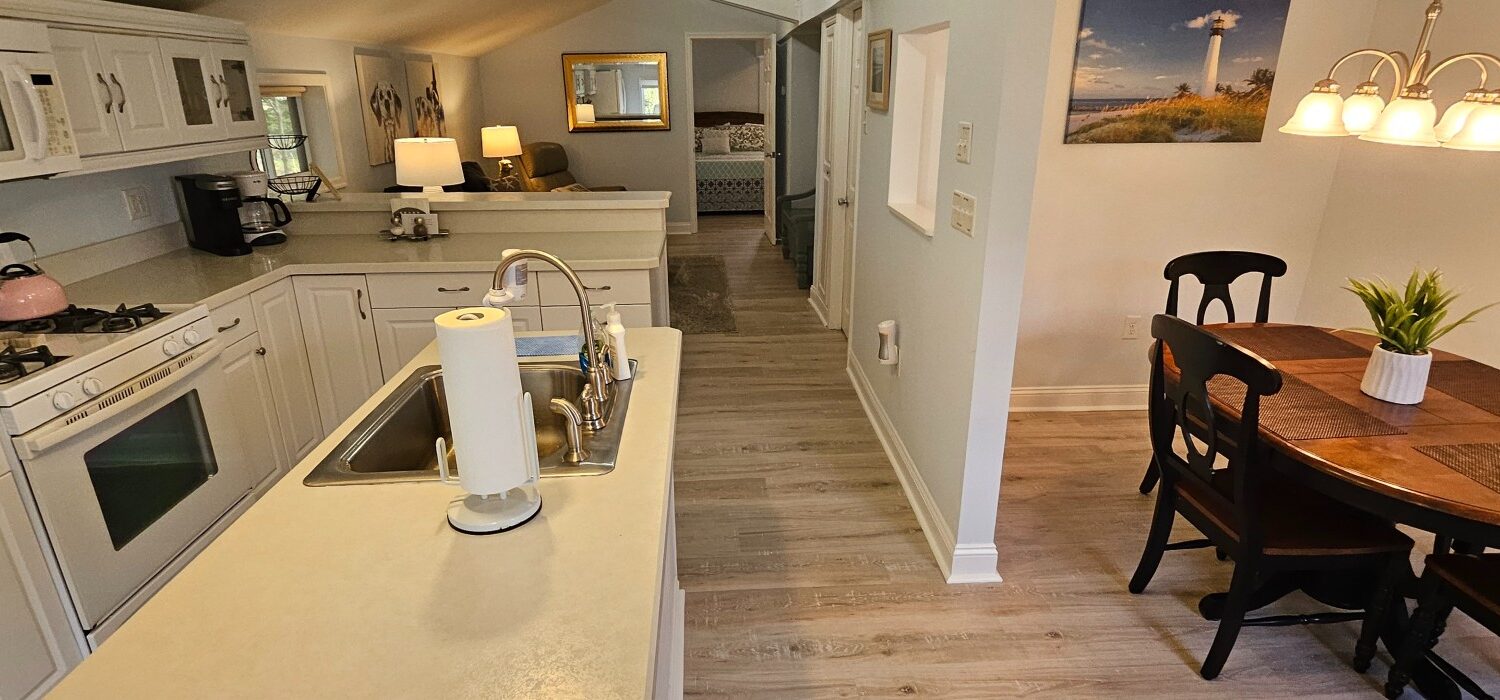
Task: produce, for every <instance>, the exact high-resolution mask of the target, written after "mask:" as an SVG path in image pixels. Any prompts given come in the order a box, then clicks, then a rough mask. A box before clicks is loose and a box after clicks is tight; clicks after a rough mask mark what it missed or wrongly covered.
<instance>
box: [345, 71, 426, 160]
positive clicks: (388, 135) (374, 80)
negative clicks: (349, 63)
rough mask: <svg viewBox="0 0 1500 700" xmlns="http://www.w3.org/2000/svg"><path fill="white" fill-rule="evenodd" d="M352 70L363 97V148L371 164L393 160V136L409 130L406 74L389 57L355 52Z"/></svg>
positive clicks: (394, 139)
mask: <svg viewBox="0 0 1500 700" xmlns="http://www.w3.org/2000/svg"><path fill="white" fill-rule="evenodd" d="M354 69H355V73H356V74H357V75H358V78H359V93H360V95H361V96H362V97H363V99H362V100H361V102H362V103H363V107H362V109H363V110H364V122H365V149H366V151H367V152H368V154H369V156H370V165H383V164H385V163H390V162H392V161H394V160H395V159H396V144H395V141H396V139H402V138H408V137H410V136H411V135H412V133H411V117H410V111H411V110H410V106H409V105H408V100H407V98H406V74H405V71H403V70H402V66H401V63H400V62H399V61H397V60H396V59H394V58H391V57H390V56H384V55H377V54H365V53H356V54H355V55H354Z"/></svg>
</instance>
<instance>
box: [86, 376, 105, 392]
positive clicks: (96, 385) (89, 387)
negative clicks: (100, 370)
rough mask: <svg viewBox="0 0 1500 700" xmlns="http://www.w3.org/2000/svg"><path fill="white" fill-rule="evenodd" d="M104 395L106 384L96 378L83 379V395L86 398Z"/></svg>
mask: <svg viewBox="0 0 1500 700" xmlns="http://www.w3.org/2000/svg"><path fill="white" fill-rule="evenodd" d="M102 393H104V382H101V381H99V380H98V379H97V378H94V377H84V378H83V395H84V396H98V395H100V394H102Z"/></svg>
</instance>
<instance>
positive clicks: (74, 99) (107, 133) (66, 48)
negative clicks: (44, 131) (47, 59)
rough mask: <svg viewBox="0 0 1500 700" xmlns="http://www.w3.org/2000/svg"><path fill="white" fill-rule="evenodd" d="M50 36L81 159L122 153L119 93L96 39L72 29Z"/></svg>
mask: <svg viewBox="0 0 1500 700" xmlns="http://www.w3.org/2000/svg"><path fill="white" fill-rule="evenodd" d="M47 34H48V36H49V37H50V38H51V40H52V56H53V58H54V59H56V61H57V72H58V80H60V81H61V82H62V93H63V101H64V102H66V103H67V105H68V121H69V122H70V123H71V124H72V125H73V138H74V140H76V141H77V143H78V153H79V155H85V156H91V155H94V154H97V153H118V152H119V151H120V150H121V149H123V148H124V144H122V143H121V141H120V126H119V124H118V123H117V122H116V121H115V92H114V91H113V88H111V87H110V84H109V78H107V77H106V75H105V74H106V73H107V71H106V70H105V69H104V64H103V63H102V62H101V61H100V60H99V47H98V45H97V44H96V43H95V42H94V37H95V35H94V34H92V33H90V32H77V31H72V30H68V29H50V30H48V31H47Z"/></svg>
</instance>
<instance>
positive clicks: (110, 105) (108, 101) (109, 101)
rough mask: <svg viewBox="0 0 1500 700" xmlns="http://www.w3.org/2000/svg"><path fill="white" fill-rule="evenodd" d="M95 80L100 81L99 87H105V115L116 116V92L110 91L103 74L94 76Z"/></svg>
mask: <svg viewBox="0 0 1500 700" xmlns="http://www.w3.org/2000/svg"><path fill="white" fill-rule="evenodd" d="M94 79H95V80H98V81H99V85H101V86H103V87H104V113H105V114H114V113H115V91H114V90H111V89H109V83H106V82H104V74H103V73H95V74H94Z"/></svg>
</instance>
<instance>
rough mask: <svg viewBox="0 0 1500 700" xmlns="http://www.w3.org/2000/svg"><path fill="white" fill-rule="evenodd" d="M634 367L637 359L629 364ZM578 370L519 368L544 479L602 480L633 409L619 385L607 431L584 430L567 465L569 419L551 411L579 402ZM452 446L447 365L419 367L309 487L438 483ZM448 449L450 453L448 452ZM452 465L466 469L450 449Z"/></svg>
mask: <svg viewBox="0 0 1500 700" xmlns="http://www.w3.org/2000/svg"><path fill="white" fill-rule="evenodd" d="M632 364H634V361H633V360H632ZM585 379H586V378H585V377H584V375H583V373H582V372H580V371H579V370H578V368H577V367H570V366H568V365H550V364H548V365H542V364H538V365H522V366H521V388H522V389H523V390H524V391H528V392H531V408H532V415H533V417H534V419H535V421H536V443H537V454H538V456H539V457H540V458H541V467H542V477H543V478H547V477H558V476H597V475H600V474H608V473H609V472H610V471H612V470H614V468H615V458H616V455H618V454H619V450H620V434H621V432H622V430H623V428H624V427H625V410H626V408H628V407H629V404H630V386H631V382H630V381H623V382H616V383H614V384H612V385H611V388H612V389H613V391H612V392H611V395H610V397H609V400H608V401H606V402H605V406H604V412H603V413H604V416H605V419H606V421H607V424H606V425H605V427H604V428H603V429H601V430H597V431H589V430H584V431H583V447H584V450H585V452H586V457H585V458H584V459H583V460H582V461H580V462H577V463H571V462H568V461H566V460H564V456H565V455H566V453H567V451H568V450H567V449H566V448H567V427H568V426H567V421H568V419H567V418H565V417H564V416H561V415H558V414H556V413H553V412H552V409H551V406H550V402H551V401H552V399H553V398H563V399H567V400H568V401H572V402H574V403H575V404H576V403H577V402H578V398H579V394H581V393H582V392H583V387H584V386H585V384H586V381H585ZM439 437H441V438H445V440H446V441H447V443H448V444H449V445H452V444H453V432H452V430H451V429H450V428H449V424H448V407H447V402H446V401H445V400H444V395H443V368H442V367H439V366H436V365H433V366H428V367H420V368H418V369H417V370H416V371H414V372H413V373H412V374H411V375H410V376H408V377H407V378H406V380H405V381H403V382H402V383H401V386H399V387H398V388H397V389H396V391H395V392H393V393H392V394H391V395H390V396H389V397H387V398H386V400H385V401H383V402H382V403H381V404H380V405H379V406H377V407H376V409H375V410H374V411H373V412H372V413H371V414H370V415H369V416H368V417H366V418H365V419H364V420H363V421H361V422H360V423H359V425H357V426H355V428H354V431H353V432H351V433H350V434H349V436H348V437H346V438H344V440H343V441H342V442H340V443H339V445H338V446H337V447H336V448H334V450H333V452H331V453H329V455H328V457H327V458H326V459H324V460H323V461H322V462H321V463H319V464H318V466H317V467H315V468H314V469H313V470H312V472H310V473H308V475H307V478H305V479H303V480H302V483H304V484H306V485H308V486H332V485H337V484H388V483H395V482H403V481H436V480H437V478H438V470H437V454H436V452H435V451H434V449H433V447H434V445H435V443H436V442H437V439H438V438H439ZM450 449H451V448H450ZM448 459H449V464H451V465H453V467H454V468H455V469H458V470H462V469H463V465H462V464H461V463H460V462H459V461H458V460H457V459H455V457H454V455H453V454H452V453H451V452H450V453H449V455H448Z"/></svg>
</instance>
